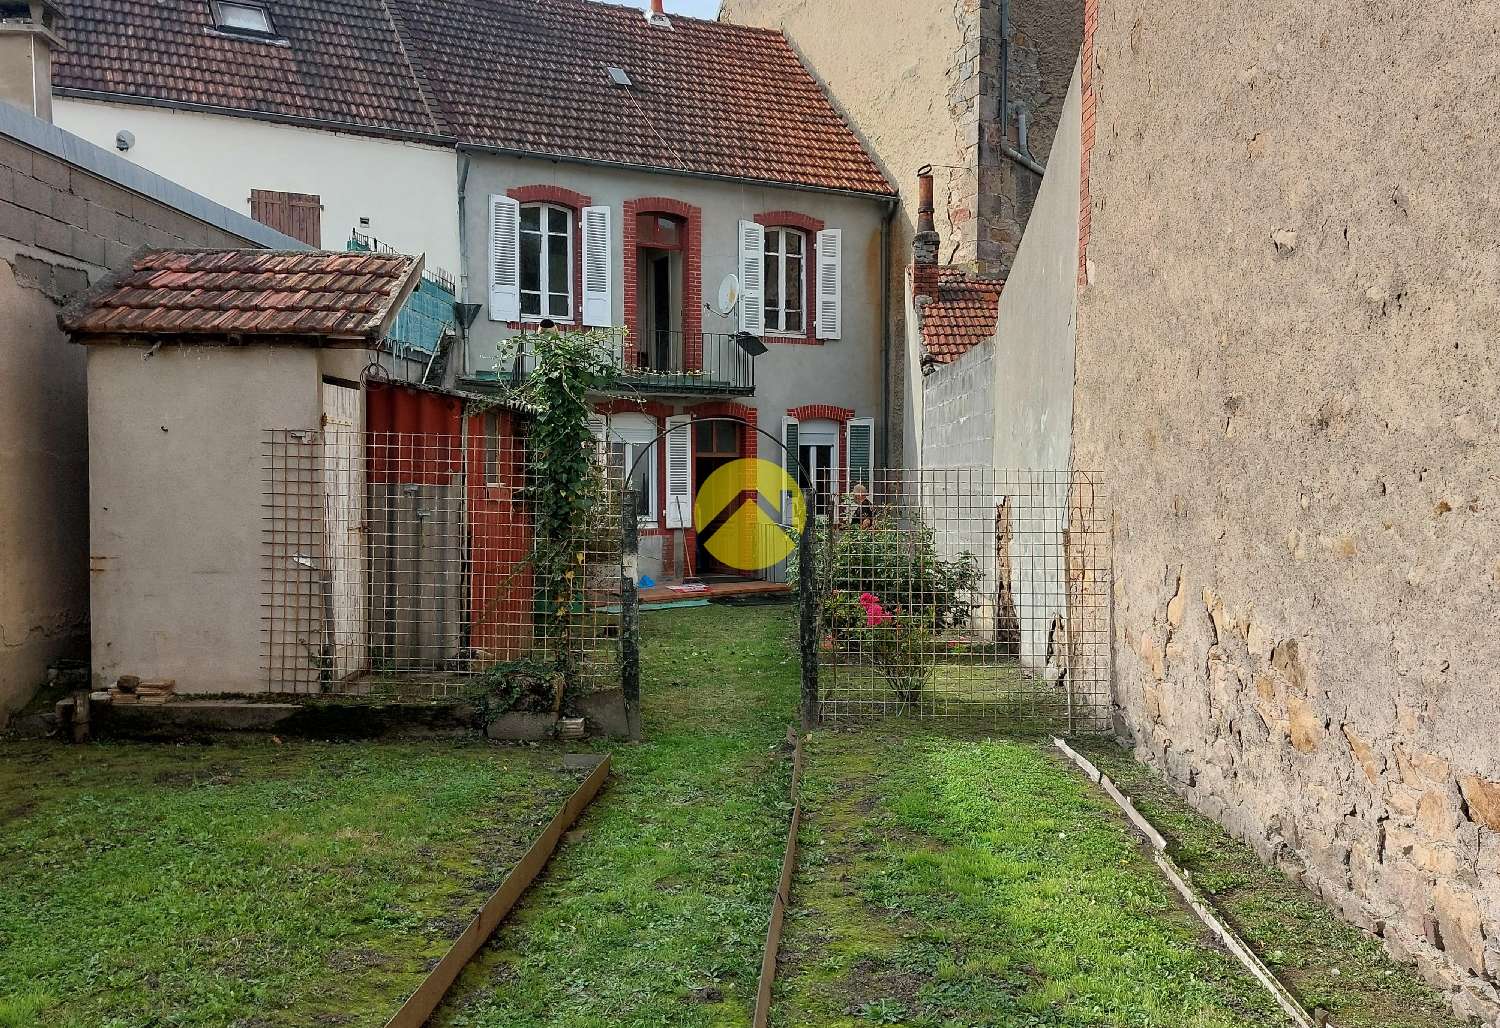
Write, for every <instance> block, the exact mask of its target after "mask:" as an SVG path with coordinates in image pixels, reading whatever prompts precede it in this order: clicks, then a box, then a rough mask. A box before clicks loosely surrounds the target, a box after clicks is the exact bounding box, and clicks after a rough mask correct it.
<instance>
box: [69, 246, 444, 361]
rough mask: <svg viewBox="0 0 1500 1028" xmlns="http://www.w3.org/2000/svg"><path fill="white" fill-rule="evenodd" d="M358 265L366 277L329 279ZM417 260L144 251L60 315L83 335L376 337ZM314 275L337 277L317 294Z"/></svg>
mask: <svg viewBox="0 0 1500 1028" xmlns="http://www.w3.org/2000/svg"><path fill="white" fill-rule="evenodd" d="M351 264H352V265H353V266H356V267H357V268H358V269H359V271H360V272H362V273H361V274H358V275H347V274H339V275H336V276H335V275H324V274H320V273H322V272H325V271H327V270H329V269H343V268H348V267H350V266H351ZM417 270H418V260H417V258H414V257H407V256H403V255H401V254H386V253H380V254H361V255H359V256H358V257H357V258H356V260H355V261H353V262H351V261H350V260H349V257H348V255H346V254H342V253H297V254H282V253H277V252H273V251H266V250H214V251H191V250H145V251H142V252H140V253H138V254H136V255H135V257H134V258H132V260H131V262H130V265H129V267H127V268H125V269H124V270H123V271H120V272H117V273H115V274H114V275H112V276H111V277H110V278H108V279H106V280H105V281H104V282H103V283H101V284H100V285H99V286H98V287H96V288H95V289H93V290H91V291H90V292H89V293H87V294H85V296H84V297H83V298H82V299H80V300H79V301H78V302H76V303H75V304H73V305H72V306H70V307H69V308H68V309H67V310H66V311H64V312H63V313H62V314H61V315H60V316H59V317H58V322H59V324H61V325H62V327H63V328H64V329H65V330H66V331H68V332H71V333H73V334H74V335H75V336H90V335H101V334H110V333H116V332H128V333H129V334H132V335H151V334H170V335H173V336H223V335H229V334H243V335H257V334H260V335H265V334H275V335H298V336H310V337H321V336H329V335H338V336H351V335H353V336H361V337H363V338H366V339H370V340H374V339H375V337H376V336H377V335H378V333H379V331H380V328H381V326H382V325H383V324H384V323H385V322H386V320H387V316H388V315H389V314H390V312H391V308H392V307H393V306H394V305H395V304H396V303H397V302H398V301H400V300H402V299H404V297H405V295H406V293H407V292H408V290H409V288H410V286H411V284H412V282H413V280H414V278H415V276H416V274H417ZM309 275H312V276H315V277H318V278H320V279H321V278H325V277H326V278H330V279H335V278H336V279H337V280H338V287H337V288H330V289H323V290H310V289H305V288H298V287H297V285H295V284H294V283H296V282H298V281H299V280H302V279H305V278H306V277H308V276H309Z"/></svg>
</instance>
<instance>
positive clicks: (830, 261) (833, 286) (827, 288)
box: [817, 228, 844, 339]
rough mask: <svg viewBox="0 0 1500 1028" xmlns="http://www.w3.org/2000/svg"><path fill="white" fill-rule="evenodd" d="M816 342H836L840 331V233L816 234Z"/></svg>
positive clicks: (842, 265)
mask: <svg viewBox="0 0 1500 1028" xmlns="http://www.w3.org/2000/svg"><path fill="white" fill-rule="evenodd" d="M817 245H818V321H817V336H818V338H819V339H838V338H839V337H840V336H842V335H843V330H844V298H843V289H844V270H843V268H844V233H843V230H842V229H837V228H829V229H824V230H823V231H822V232H819V233H818V244H817Z"/></svg>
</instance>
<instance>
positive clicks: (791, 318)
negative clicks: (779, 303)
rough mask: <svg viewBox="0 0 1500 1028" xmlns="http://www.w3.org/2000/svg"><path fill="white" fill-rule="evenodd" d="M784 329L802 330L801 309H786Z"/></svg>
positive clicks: (791, 330)
mask: <svg viewBox="0 0 1500 1028" xmlns="http://www.w3.org/2000/svg"><path fill="white" fill-rule="evenodd" d="M786 331H788V332H801V331H802V312H801V311H787V312H786Z"/></svg>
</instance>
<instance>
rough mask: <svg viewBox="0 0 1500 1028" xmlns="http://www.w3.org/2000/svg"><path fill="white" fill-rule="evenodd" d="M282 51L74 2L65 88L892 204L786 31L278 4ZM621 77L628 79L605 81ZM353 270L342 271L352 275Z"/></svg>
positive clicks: (196, 0)
mask: <svg viewBox="0 0 1500 1028" xmlns="http://www.w3.org/2000/svg"><path fill="white" fill-rule="evenodd" d="M267 3H268V6H269V8H270V12H271V17H272V20H273V23H274V25H275V27H276V29H277V31H278V32H279V33H280V34H281V35H282V36H284V37H285V39H286V45H278V44H276V43H270V42H265V41H261V40H255V39H244V38H235V37H232V36H227V35H225V34H223V33H218V32H215V31H214V30H213V18H212V14H211V8H210V4H209V3H208V0H70V2H69V3H68V5H67V17H66V18H65V19H64V20H63V22H62V26H61V28H62V33H63V36H64V38H65V41H66V43H67V46H66V48H65V49H63V50H61V51H59V52H58V54H56V55H55V58H54V60H55V67H54V72H53V81H54V83H55V84H56V85H57V87H58V88H59V89H61V90H63V91H65V92H66V91H67V90H83V91H86V92H93V93H110V94H121V95H125V96H132V97H144V98H151V99H160V100H167V101H173V102H178V103H192V104H202V105H204V106H207V107H212V108H220V109H228V110H233V111H238V112H254V113H261V114H270V115H276V116H282V117H293V118H305V119H309V120H311V121H315V122H321V123H332V124H338V125H342V126H348V127H349V128H351V129H353V130H355V131H371V132H377V133H395V134H398V135H406V136H413V135H415V136H426V137H433V136H436V137H443V138H449V139H456V140H458V141H460V142H464V143H471V144H476V145H482V146H492V147H496V148H499V149H505V150H518V151H524V152H528V153H537V154H547V155H553V156H559V157H571V158H578V159H583V160H594V161H604V162H608V163H620V164H630V165H640V166H644V167H649V168H660V169H663V170H669V171H687V172H698V173H707V174H712V175H724V176H728V177H732V178H747V179H754V180H759V181H765V182H774V183H785V184H789V185H807V186H818V187H823V188H829V189H841V190H854V191H859V192H870V193H879V194H887V195H888V194H890V193H891V192H892V188H891V185H890V183H889V182H887V181H886V179H885V176H884V175H883V174H882V173H881V171H880V169H879V168H878V167H877V166H876V164H875V162H874V161H873V160H872V159H871V157H870V155H869V154H868V153H867V152H866V151H865V149H864V148H863V146H861V145H860V143H859V140H858V139H857V138H856V137H855V135H854V133H853V132H852V131H851V130H850V129H849V127H848V126H847V125H846V124H845V123H844V121H843V119H842V118H841V117H840V115H839V114H838V112H837V111H836V110H835V109H834V107H833V105H832V103H831V102H830V101H829V99H828V97H827V96H826V95H825V94H824V92H823V90H822V88H821V87H820V86H819V85H818V83H817V82H816V81H815V80H814V79H813V77H812V75H811V74H809V73H808V71H807V69H806V68H804V67H803V66H802V63H801V61H800V60H798V58H797V55H796V53H795V52H794V51H793V50H792V48H791V46H790V45H789V44H788V43H787V41H786V39H785V38H784V37H783V36H782V35H781V34H780V33H777V32H773V31H768V30H765V29H753V28H745V27H742V26H737V25H729V24H724V23H720V22H713V21H701V20H698V19H695V18H685V17H680V16H677V15H673V16H672V19H671V21H672V27H671V28H670V29H668V28H657V27H653V26H651V25H649V24H647V22H646V19H645V18H644V17H643V16H642V13H641V11H640V9H639V8H638V7H620V6H614V5H611V4H605V3H597V2H594V0H267ZM609 67H618V68H622V69H624V70H625V72H626V74H628V75H629V76H630V78H631V81H632V83H633V85H632V86H631V87H629V88H622V87H620V86H616V85H613V84H611V82H610V80H609V76H608V73H607V71H606V69H607V68H609ZM340 270H342V269H340Z"/></svg>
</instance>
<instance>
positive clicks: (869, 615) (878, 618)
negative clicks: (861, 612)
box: [859, 593, 896, 628]
mask: <svg viewBox="0 0 1500 1028" xmlns="http://www.w3.org/2000/svg"><path fill="white" fill-rule="evenodd" d="M859 605H860V606H861V607H863V608H865V626H866V627H867V628H875V627H876V626H878V625H884V624H889V623H890V622H892V621H894V620H896V619H895V618H893V617H891V615H890V614H888V613H886V609H885V608H884V607H882V606H881V605H880V597H878V596H876V595H875V594H874V593H861V594H860V597H859Z"/></svg>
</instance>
